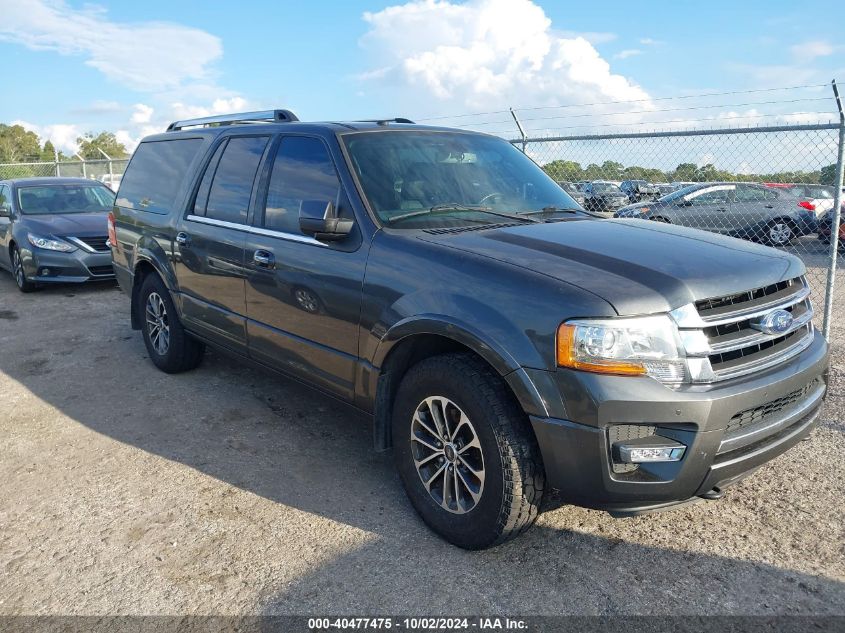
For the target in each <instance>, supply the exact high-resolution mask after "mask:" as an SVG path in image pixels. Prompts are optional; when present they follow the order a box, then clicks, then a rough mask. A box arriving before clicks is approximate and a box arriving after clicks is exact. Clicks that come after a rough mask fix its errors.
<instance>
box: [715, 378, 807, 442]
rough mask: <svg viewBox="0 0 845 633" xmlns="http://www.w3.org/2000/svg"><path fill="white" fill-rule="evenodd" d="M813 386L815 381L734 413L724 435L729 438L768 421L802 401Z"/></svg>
mask: <svg viewBox="0 0 845 633" xmlns="http://www.w3.org/2000/svg"><path fill="white" fill-rule="evenodd" d="M815 386H816V381H813V382H811V383H809V384H807V385H806V386H804V387H803V388H801V389H796V390H795V391H792V392H790V393H788V394H786V395H785V396H781V397H780V398H775V399H774V400H771V401H770V402H767V403H765V404H761V405H759V406H756V407H752V408H750V409H745V410H744V411H740V412H738V413H735V414H734V416H733V417H732V418H731V419H730V422H728V426H727V427H726V428H725V435H726V436H731V435H734V434H736V433H738V432H739V431H747V430H749V429H750V428H752V427H754V426H756V425H758V424H762V423H765V422H767V421H769V420H770V419H771V418H772V417H774V416H776V415H777V414H778V413H780V412H781V411H783V410H784V409H786V408H787V407H789V406H790V405H793V404H795V403H796V402H798V401H799V400H802V399H803V398H804V397H805V396H806V395H807V394H808V393H809V392H810V390H811V389H813V388H814V387H815Z"/></svg>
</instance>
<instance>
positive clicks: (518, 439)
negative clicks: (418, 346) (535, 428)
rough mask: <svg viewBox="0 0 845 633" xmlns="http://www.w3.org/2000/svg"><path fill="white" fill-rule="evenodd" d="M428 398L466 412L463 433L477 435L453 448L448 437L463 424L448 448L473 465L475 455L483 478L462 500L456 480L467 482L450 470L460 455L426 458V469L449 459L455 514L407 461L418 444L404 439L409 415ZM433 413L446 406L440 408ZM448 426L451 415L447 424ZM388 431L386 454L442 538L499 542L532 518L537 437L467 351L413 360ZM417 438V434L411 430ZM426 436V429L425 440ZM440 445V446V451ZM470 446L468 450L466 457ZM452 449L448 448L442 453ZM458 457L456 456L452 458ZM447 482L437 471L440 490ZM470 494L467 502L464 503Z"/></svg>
mask: <svg viewBox="0 0 845 633" xmlns="http://www.w3.org/2000/svg"><path fill="white" fill-rule="evenodd" d="M432 397H439V398H443V399H448V400H449V401H451V404H453V405H454V409H457V410H458V411H457V413H458V414H459V413H464V414H466V418H467V420H468V421H469V422H471V424H470V426H469V429H470V430H472V434H471V435H472V436H473V437H475V438H477V444H478V447H477V448H475V447H473V446H472V445H471V444H472V442H471V443H470V445H468V446H464V447H463V448H461V447H462V446H463V441H464V439H462V438H457V439H456V436H458V435H460V434H464V435H463V437H465V434H466V433H467V432H468V431H467V427H466V426H464V427H463V429H464V430H463V431H459V430H458V431H455V433H454V435H453V437H452V439H451V440H450V441H449V445H451V446H453V449H454V447H457V448H460V449H461V451H460V452H463V451H469V452H466V453H463V455H464V456H466V457H468V458H470V457H472V458H473V459H474V460H475V461H474V467H475V468H477V467H478V466H479V460H478V454H480V455H481V456H482V457H483V463H481V469H482V471H483V480H482V481H483V483H482V484H481V487H480V490H476V492H477V493H478V494H480V497H479V498H478V499H477V500H476V499H469V493H468V490H469V488H468V487H467V486H464V485H463V484H462V483H461V482H464V483H465V482H466V481H467V479H466V478H464V475H463V474H461V478H462V479H461V480H459V479H458V477H457V475H458V474H460V473H458V470H461V471H462V472H463V473H467V474H470V471H469V470H467V468H465V467H464V465H466V462H465V461H464V462H462V461H452V462H448V461H447V459H446V457H445V455H446V453H445V452H443V453H442V455H443V456H442V457H437V458H436V459H435V461H434V462H433V464H434V465H432V466H430V468H431V469H435V468H437V469H439V468H445V467H447V466H448V465H449V464H450V463H452V464H455V466H454V471H451V470H450V472H454V473H455V474H453V475H451V477H452V480H451V483H453V484H454V486H455V488H454V490H458V488H459V487H460V489H461V492H462V493H465V494H464V499H463V500H464V501H465V502H467V503H466V505H465V506H461V502H460V501H457V500H456V497H455V496H451V495H450V497H451V501H455V503H454V504H452V505H453V507H454V508H455V509H460V511H461V512H462V513H456V512H455V510H452V511H450V510H447V509H446V508H444V507H443V505H442V504H441V503H440V502H438V501H435V496H437V497H438V498H441V499H442V500H443V502H445V501H446V496H447V495H446V493H445V492H442V493H438V494H437V495H435V492H436V486H437V484H434V486H435V487H434V489H433V490H434V492H433V491H432V490H430V489H429V487H426V485H425V484H424V483H423V481H422V477H423V474H421V472H418V470H417V466H416V464H415V455H416V459H418V460H419V459H421V458H420V457H419V450H420V443H419V442H417V441H414V440H412V439H411V434H412V432H414V425H415V424H416V425H417V430H419V424H418V423H416V422H414V421H413V420H414V418H415V415H417V412H418V409H419V407H421V406H423V405H424V402H425V400H426V399H427V398H432ZM454 409H453V410H452V411H453V412H454ZM441 412H443V413H446V411H444V410H443V409H441ZM442 417H450V416H449V415H442ZM427 419H429V421H430V420H431V419H430V418H427ZM455 425H456V423H455V422H454V418H453V427H454V426H455ZM457 426H458V429H460V428H461V426H460V425H457ZM447 428H448V424H447ZM392 432H393V455H394V461H395V463H396V468H397V470H398V471H399V475H400V477H401V479H402V483H403V485H404V487H405V491H406V493H407V494H408V498H409V499H410V501H411V504H412V505H413V506H414V508H415V509H416V511H417V512H418V513H419V515H420V516H421V517H422V519H423V521H425V523H426V524H427V525H428V526H429V527H430V528H431V529H432V530H434V532H436V533H437V534H439V535H440V536H442V537H443V538H444V539H446V540H447V541H449V542H450V543H452V544H454V545H457V546H458V547H462V548H464V549H471V550H478V549H484V548H487V547H491V546H494V545H499V544H500V543H503V542H505V541H507V540H509V539H512V538H514V537H516V536H517V535H519V534H521V533H522V532H523V531H525V530H526V529H527V528H529V527H530V526H531V525H532V524H533V523H534V521H535V520H536V519H537V516H538V514H539V512H540V505H541V503H542V499H543V488H544V486H545V471H544V470H543V464H542V458H541V456H540V450H539V447H538V446H537V440H536V438H535V437H534V434H533V432H532V431H531V427H530V424H529V421H528V419H527V417H526V415H525V413H524V412H523V411H522V409H521V408H520V407H519V405H518V404H517V402H516V401H515V399H514V397H513V395H512V393H511V392H510V390H509V389H508V387H507V385H506V384H505V382H504V381H503V380H502V379H501V377H500V376H499V375H498V374H497V373H496V372H494V371H493V370H492V369H491V368H490V367H489V366H488V365H486V364H485V363H484V362H483V361H481V360H480V359H478V358H477V357H475V356H473V355H471V354H468V353H456V354H446V355H443V356H436V357H433V358H429V359H426V360H424V361H421V362H420V363H419V364H417V365H414V366H413V367H412V368H411V369H410V370H409V371H408V373H407V374H406V375H405V376H404V378H403V379H402V383H401V384H400V386H399V391H398V393H397V395H396V401H395V404H394V407H393V421H392ZM417 437H422V436H421V435H419V434H417ZM430 437H431V436H430V435H428V436H426V438H425V439H426V441H428V439H429V438H430ZM452 443H454V444H452ZM424 446H425V445H423V447H424ZM438 446H440V445H438ZM447 449H448V447H447V446H444V449H443V450H444V451H445V450H447ZM425 450H427V451H431V453H430V454H434V453H436V451H433V450H432V449H429V448H425ZM415 451H417V452H416V453H415ZM473 453H476V454H475V455H474V457H473ZM455 456H456V455H455V451H454V450H452V452H451V457H450V459H453V458H455ZM461 459H462V457H457V460H461ZM437 464H442V466H439V467H438V466H437ZM426 468H429V466H426ZM430 473H431V470H429V471H427V472H426V476H429V474H430ZM447 481H449V480H447V479H446V475H445V473H444V475H443V484H442V485H441V486H440V490H441V491H444V490H446V489H451V488H450V485H447V483H446V482H447ZM470 501H471V502H472V507H466V506H469V505H470V503H469V502H470ZM447 505H449V504H448V503H447Z"/></svg>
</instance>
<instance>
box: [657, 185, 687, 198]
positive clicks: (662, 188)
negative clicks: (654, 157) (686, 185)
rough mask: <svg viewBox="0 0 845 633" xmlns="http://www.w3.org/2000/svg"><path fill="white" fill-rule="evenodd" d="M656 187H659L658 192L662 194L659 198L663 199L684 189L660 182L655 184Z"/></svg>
mask: <svg viewBox="0 0 845 633" xmlns="http://www.w3.org/2000/svg"><path fill="white" fill-rule="evenodd" d="M654 186H655V187H657V190H658V192H659V194H660V195H659V197H661V198H662V197H663V196H666V195H669V194H670V193H672V192H673V191H677V190H678V189H681V188H682V187H677V186H675V185H672V184H669V183H668V182H658V183H655V185H654Z"/></svg>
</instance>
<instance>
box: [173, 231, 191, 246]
mask: <svg viewBox="0 0 845 633" xmlns="http://www.w3.org/2000/svg"><path fill="white" fill-rule="evenodd" d="M176 243H177V244H178V245H179V246H187V245H188V244H190V243H191V236H190V235H188V234H187V233H184V232H182V231H180V232H179V233H177V234H176Z"/></svg>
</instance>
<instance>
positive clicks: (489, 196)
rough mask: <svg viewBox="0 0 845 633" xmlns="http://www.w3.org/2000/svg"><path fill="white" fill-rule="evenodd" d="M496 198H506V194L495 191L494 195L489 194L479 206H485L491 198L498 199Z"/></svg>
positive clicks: (480, 201)
mask: <svg viewBox="0 0 845 633" xmlns="http://www.w3.org/2000/svg"><path fill="white" fill-rule="evenodd" d="M496 197H499V198H504V197H505V194H503V193H502V192H501V191H494V192H493V193H488V194H487V195H486V196H484V197H483V198H482V199H481V200H479V201H478V204H484V203H485V202H487V201H488V200H490V199H491V198H496Z"/></svg>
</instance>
